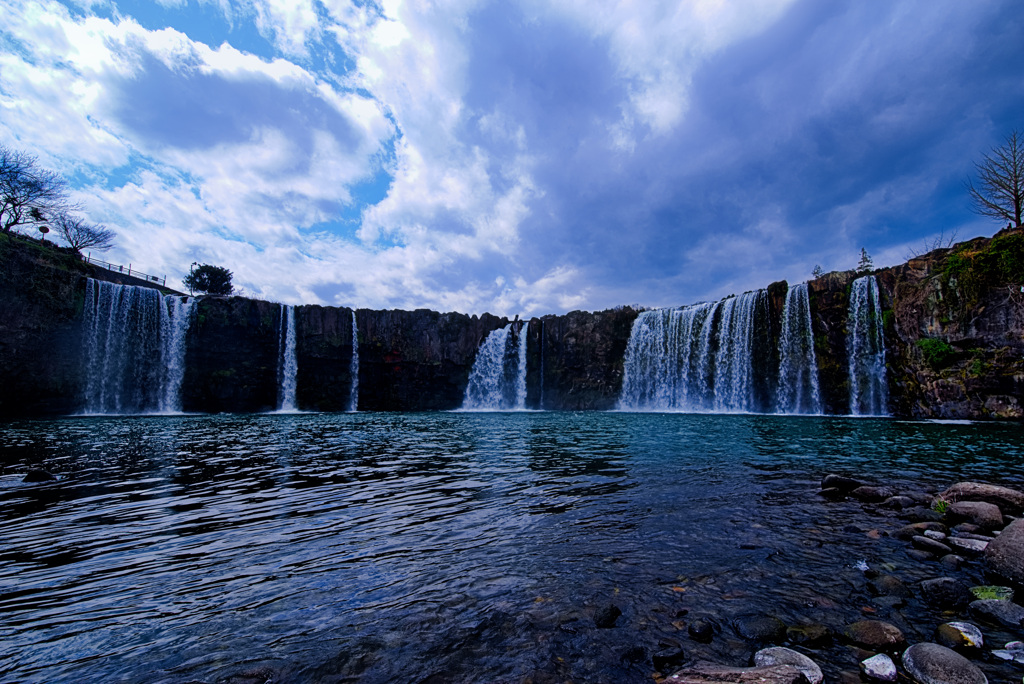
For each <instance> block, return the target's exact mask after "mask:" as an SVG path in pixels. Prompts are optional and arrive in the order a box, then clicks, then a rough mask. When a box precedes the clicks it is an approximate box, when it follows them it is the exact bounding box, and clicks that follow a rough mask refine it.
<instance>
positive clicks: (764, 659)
mask: <svg viewBox="0 0 1024 684" xmlns="http://www.w3.org/2000/svg"><path fill="white" fill-rule="evenodd" d="M754 665H755V666H757V667H769V666H772V665H792V666H793V667H795V668H797V669H798V670H800V671H801V672H802V673H803V674H804V677H806V678H807V681H808V682H810V684H821V682H822V681H823V680H824V679H825V676H824V675H823V674H822V672H821V668H820V667H818V664H817V663H815V662H814V661H813V660H811V659H810V658H808V657H807V656H805V655H804V654H803V653H797V652H796V651H794V650H792V649H789V648H784V647H782V646H773V647H771V648H765V649H762V650H760V651H758V652H757V653H755V654H754Z"/></svg>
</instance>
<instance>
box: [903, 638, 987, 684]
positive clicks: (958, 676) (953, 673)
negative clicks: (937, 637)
mask: <svg viewBox="0 0 1024 684" xmlns="http://www.w3.org/2000/svg"><path fill="white" fill-rule="evenodd" d="M903 669H905V670H906V671H907V674H909V675H910V677H911V679H913V680H914V681H915V682H917V683H918V684H988V678H987V677H986V676H985V673H984V672H982V671H981V670H979V669H978V666H977V665H975V664H974V663H972V662H971V661H969V660H968V659H967V658H964V657H963V656H962V655H960V654H959V653H957V652H956V651H954V650H951V649H948V648H946V647H945V646H939V645H938V644H927V643H925V644H914V645H913V646H911V647H910V648H908V649H907V650H906V651H904V652H903Z"/></svg>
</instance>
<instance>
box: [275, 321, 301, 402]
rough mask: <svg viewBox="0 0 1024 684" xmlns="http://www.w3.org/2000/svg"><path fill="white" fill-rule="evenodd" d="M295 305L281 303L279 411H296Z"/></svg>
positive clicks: (297, 367) (297, 365) (297, 368)
mask: <svg viewBox="0 0 1024 684" xmlns="http://www.w3.org/2000/svg"><path fill="white" fill-rule="evenodd" d="M295 346H296V345H295V307H294V306H286V305H284V304H282V305H281V335H280V341H279V343H278V349H279V350H280V352H279V353H280V359H279V361H278V372H277V376H278V381H279V384H278V387H280V390H279V392H278V400H277V409H278V410H279V411H286V412H287V411H296V410H298V409H297V407H296V405H295V386H296V377H297V375H298V370H299V363H298V359H297V358H296V357H297V355H296V353H295Z"/></svg>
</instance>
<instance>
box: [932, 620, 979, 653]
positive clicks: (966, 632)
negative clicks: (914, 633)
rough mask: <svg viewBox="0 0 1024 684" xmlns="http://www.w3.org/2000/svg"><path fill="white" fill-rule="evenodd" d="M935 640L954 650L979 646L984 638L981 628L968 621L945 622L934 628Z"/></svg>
mask: <svg viewBox="0 0 1024 684" xmlns="http://www.w3.org/2000/svg"><path fill="white" fill-rule="evenodd" d="M935 640H936V641H938V642H939V643H940V644H941V645H943V646H945V647H946V648H952V649H954V650H957V649H964V648H972V649H973V648H981V647H982V646H984V645H985V638H984V636H983V635H982V633H981V629H979V628H978V626H977V625H972V624H971V623H970V622H947V623H945V624H941V625H939V627H938V629H936V630H935Z"/></svg>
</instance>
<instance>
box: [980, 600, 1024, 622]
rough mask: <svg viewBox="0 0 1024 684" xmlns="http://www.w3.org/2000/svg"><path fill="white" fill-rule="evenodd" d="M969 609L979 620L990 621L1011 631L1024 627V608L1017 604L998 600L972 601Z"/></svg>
mask: <svg viewBox="0 0 1024 684" xmlns="http://www.w3.org/2000/svg"><path fill="white" fill-rule="evenodd" d="M968 608H969V609H970V611H971V615H973V616H975V617H977V618H979V619H982V620H988V621H989V622H994V623H996V624H1000V625H1003V626H1005V627H1009V628H1011V629H1019V628H1020V627H1024V608H1022V607H1021V606H1018V605H1017V604H1016V603H1010V602H1009V601H1000V600H998V599H984V600H981V601H972V602H971V604H970V605H969V606H968Z"/></svg>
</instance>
